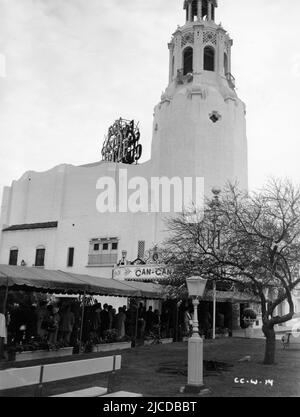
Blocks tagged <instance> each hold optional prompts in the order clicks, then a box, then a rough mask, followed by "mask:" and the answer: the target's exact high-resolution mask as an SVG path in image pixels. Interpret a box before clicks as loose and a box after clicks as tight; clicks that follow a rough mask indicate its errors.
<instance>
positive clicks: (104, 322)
mask: <svg viewBox="0 0 300 417" xmlns="http://www.w3.org/2000/svg"><path fill="white" fill-rule="evenodd" d="M100 319H101V337H102V339H103V338H104V333H105V332H106V331H107V330H108V329H109V311H108V305H107V304H104V306H103V310H102V311H101V313H100Z"/></svg>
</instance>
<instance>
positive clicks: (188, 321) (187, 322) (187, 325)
mask: <svg viewBox="0 0 300 417" xmlns="http://www.w3.org/2000/svg"><path fill="white" fill-rule="evenodd" d="M192 323H193V320H192V316H191V313H190V311H189V308H186V310H185V312H184V330H185V335H186V336H189V335H190V333H191V328H192Z"/></svg>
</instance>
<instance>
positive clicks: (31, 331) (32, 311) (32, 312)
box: [26, 305, 38, 339]
mask: <svg viewBox="0 0 300 417" xmlns="http://www.w3.org/2000/svg"><path fill="white" fill-rule="evenodd" d="M37 321H38V317H37V307H36V305H32V306H31V307H29V308H28V315H27V325H26V327H27V335H28V336H27V338H28V339H30V338H36V336H37Z"/></svg>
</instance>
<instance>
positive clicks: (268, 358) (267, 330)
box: [263, 325, 276, 365]
mask: <svg viewBox="0 0 300 417" xmlns="http://www.w3.org/2000/svg"><path fill="white" fill-rule="evenodd" d="M263 332H264V335H265V336H266V350H265V359H264V364H265V365H274V363H275V351H276V334H275V330H274V326H273V325H264V326H263Z"/></svg>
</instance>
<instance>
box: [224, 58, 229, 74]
mask: <svg viewBox="0 0 300 417" xmlns="http://www.w3.org/2000/svg"><path fill="white" fill-rule="evenodd" d="M228 72H229V70H228V56H227V54H226V53H225V54H224V73H225V75H227V74H228Z"/></svg>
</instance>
